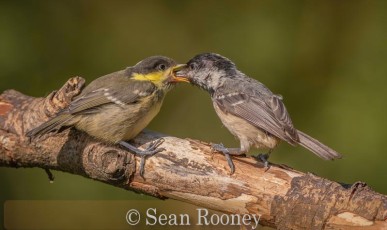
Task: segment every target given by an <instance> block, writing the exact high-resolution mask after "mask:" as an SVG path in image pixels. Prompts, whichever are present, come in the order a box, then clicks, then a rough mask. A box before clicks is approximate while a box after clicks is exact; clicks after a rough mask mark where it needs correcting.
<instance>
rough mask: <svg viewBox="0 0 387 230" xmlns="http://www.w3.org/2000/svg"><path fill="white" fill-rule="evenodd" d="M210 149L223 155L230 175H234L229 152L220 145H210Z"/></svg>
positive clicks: (233, 166)
mask: <svg viewBox="0 0 387 230" xmlns="http://www.w3.org/2000/svg"><path fill="white" fill-rule="evenodd" d="M211 148H212V149H213V150H215V151H217V152H221V153H223V155H224V156H225V157H226V160H227V164H228V166H229V167H230V175H232V174H234V172H235V165H234V162H232V159H231V156H230V151H229V150H228V149H227V148H226V147H224V145H223V144H222V143H220V144H212V145H211Z"/></svg>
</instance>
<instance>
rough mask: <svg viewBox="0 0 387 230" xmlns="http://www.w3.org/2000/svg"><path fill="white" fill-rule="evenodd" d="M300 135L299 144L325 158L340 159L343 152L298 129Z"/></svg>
mask: <svg viewBox="0 0 387 230" xmlns="http://www.w3.org/2000/svg"><path fill="white" fill-rule="evenodd" d="M297 133H298V136H299V138H300V142H299V144H300V145H301V146H303V147H304V148H306V149H308V150H309V151H311V152H313V153H314V154H316V155H317V156H319V157H321V158H322V159H324V160H333V159H340V158H341V154H340V153H338V152H336V151H335V150H333V149H331V148H329V147H328V146H326V145H324V144H323V143H321V142H319V141H318V140H316V139H314V138H313V137H311V136H309V135H307V134H305V133H303V132H301V131H300V130H297Z"/></svg>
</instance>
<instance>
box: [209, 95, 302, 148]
mask: <svg viewBox="0 0 387 230" xmlns="http://www.w3.org/2000/svg"><path fill="white" fill-rule="evenodd" d="M213 100H214V101H215V102H216V103H217V105H218V106H219V108H220V109H222V110H223V111H225V112H227V113H232V114H233V115H235V116H238V117H241V118H243V119H245V120H247V121H249V122H250V123H251V124H253V125H254V126H256V127H259V128H261V129H263V130H265V131H266V132H268V133H270V134H272V135H274V136H276V137H278V138H280V139H282V140H284V141H287V142H289V143H290V144H292V145H294V144H295V143H296V142H298V140H299V138H298V134H297V132H296V129H295V128H294V127H293V124H292V121H291V119H290V117H289V114H288V112H287V110H286V108H285V105H284V104H283V102H282V100H281V98H280V97H279V96H277V95H272V96H269V97H267V96H266V97H265V96H261V97H259V96H250V95H247V94H246V93H240V92H238V93H228V94H224V95H215V97H214V98H213Z"/></svg>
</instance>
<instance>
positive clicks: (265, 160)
mask: <svg viewBox="0 0 387 230" xmlns="http://www.w3.org/2000/svg"><path fill="white" fill-rule="evenodd" d="M269 156H270V154H268V153H264V154H262V153H260V154H258V156H257V160H260V161H262V162H263V165H264V167H265V169H266V170H265V171H267V170H269V168H270V166H269V161H268V159H269Z"/></svg>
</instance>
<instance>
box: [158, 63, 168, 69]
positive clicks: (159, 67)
mask: <svg viewBox="0 0 387 230" xmlns="http://www.w3.org/2000/svg"><path fill="white" fill-rule="evenodd" d="M166 68H167V67H166V66H165V65H164V64H160V65H158V66H157V69H159V70H165V69H166Z"/></svg>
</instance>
